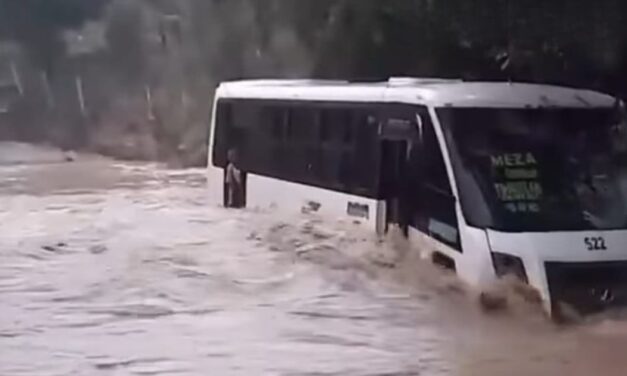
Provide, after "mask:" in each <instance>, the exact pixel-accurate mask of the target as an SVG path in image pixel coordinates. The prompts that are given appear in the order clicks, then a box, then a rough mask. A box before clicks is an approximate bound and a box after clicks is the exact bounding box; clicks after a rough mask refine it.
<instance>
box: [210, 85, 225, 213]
mask: <svg viewBox="0 0 627 376" xmlns="http://www.w3.org/2000/svg"><path fill="white" fill-rule="evenodd" d="M219 99H220V91H219V90H218V91H217V92H216V97H215V99H214V102H213V110H212V112H211V124H210V126H209V145H208V147H209V153H208V156H207V158H208V162H207V186H208V190H209V199H210V202H212V203H214V204H223V201H224V169H223V168H221V167H216V166H215V164H217V163H216V162H217V161H216V160H214V156H215V150H216V149H215V147H216V145H215V144H216V140H217V134H216V130H217V129H218V103H219Z"/></svg>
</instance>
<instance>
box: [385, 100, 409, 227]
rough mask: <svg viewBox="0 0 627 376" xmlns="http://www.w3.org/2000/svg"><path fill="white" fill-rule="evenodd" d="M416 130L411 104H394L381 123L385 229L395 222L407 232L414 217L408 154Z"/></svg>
mask: <svg viewBox="0 0 627 376" xmlns="http://www.w3.org/2000/svg"><path fill="white" fill-rule="evenodd" d="M413 113H415V112H413ZM417 133H418V132H417V127H416V121H415V120H413V119H412V111H411V108H410V107H409V106H403V105H398V106H396V105H393V106H391V107H390V108H389V109H388V111H386V114H385V115H384V117H383V119H382V121H381V123H380V126H379V138H380V148H381V178H380V179H381V180H380V184H381V187H380V188H381V192H382V196H383V197H384V199H385V202H386V231H387V230H388V229H389V225H390V224H395V225H398V226H399V227H400V228H401V229H402V231H403V233H404V234H405V235H407V231H408V228H409V222H410V216H411V208H410V202H408V196H407V188H408V187H409V181H408V178H409V176H410V175H411V174H410V171H409V170H408V168H409V156H410V151H411V149H412V147H413V145H414V142H415V139H416V135H417Z"/></svg>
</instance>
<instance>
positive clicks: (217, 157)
mask: <svg viewBox="0 0 627 376" xmlns="http://www.w3.org/2000/svg"><path fill="white" fill-rule="evenodd" d="M231 106H232V105H231V104H230V103H226V102H224V101H219V102H218V104H217V108H216V111H217V113H216V126H215V131H214V132H215V134H214V137H213V156H212V160H213V165H214V166H215V167H221V168H224V167H226V164H227V161H226V154H227V150H228V147H229V142H231V140H230V139H231V137H232V136H231V129H230V128H231Z"/></svg>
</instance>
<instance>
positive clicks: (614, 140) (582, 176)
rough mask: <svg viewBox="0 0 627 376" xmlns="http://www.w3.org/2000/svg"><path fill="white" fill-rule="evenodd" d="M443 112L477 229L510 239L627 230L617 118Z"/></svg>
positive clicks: (626, 146) (624, 154)
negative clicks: (525, 234)
mask: <svg viewBox="0 0 627 376" xmlns="http://www.w3.org/2000/svg"><path fill="white" fill-rule="evenodd" d="M437 112H438V117H439V119H440V122H441V124H442V128H443V131H444V134H445V137H446V141H447V144H448V146H449V152H450V155H451V160H452V164H453V168H454V172H455V176H456V180H457V186H458V191H459V199H460V203H461V206H462V210H463V213H464V215H465V217H466V220H467V221H468V223H469V224H470V225H472V226H475V227H480V228H490V229H494V230H497V231H504V232H527V231H528V232H541V231H583V230H616V229H626V228H627V142H626V140H627V137H625V134H626V133H627V132H626V130H625V126H624V122H623V121H622V119H621V117H620V116H617V114H618V111H616V110H613V109H497V108H489V109H488V108H468V109H460V108H457V109H455V108H443V109H439V110H438V111H437Z"/></svg>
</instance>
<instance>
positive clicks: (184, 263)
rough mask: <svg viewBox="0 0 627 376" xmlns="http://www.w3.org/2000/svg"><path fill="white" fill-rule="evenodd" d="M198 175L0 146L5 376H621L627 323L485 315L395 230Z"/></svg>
mask: <svg viewBox="0 0 627 376" xmlns="http://www.w3.org/2000/svg"><path fill="white" fill-rule="evenodd" d="M206 196H207V195H206V181H205V178H204V174H203V171H201V170H185V171H171V170H166V169H164V168H162V167H160V166H158V165H151V164H131V163H118V162H113V161H110V160H107V159H104V158H97V157H86V156H83V157H80V158H79V159H78V160H77V161H76V162H73V163H66V162H64V158H63V156H62V155H60V153H58V152H56V151H54V150H47V149H42V148H35V147H29V146H25V145H17V144H2V145H0V375H1V376H19V375H46V376H47V375H59V376H62V375H63V376H65V375H321V376H327V375H328V376H331V375H337V376H340V375H342V376H344V375H368V376H375V375H508V376H510V375H545V374H546V375H554V374H563V373H564V374H565V373H569V374H571V375H588V374H592V373H596V372H603V374H604V375H624V374H625V369H627V360H626V359H624V356H623V352H624V351H625V349H626V348H627V347H626V346H625V345H626V344H627V324H623V321H622V320H619V319H613V320H610V319H608V318H606V319H605V320H597V321H595V323H593V324H586V325H580V326H577V327H571V328H566V329H564V328H556V327H554V326H552V325H551V324H549V323H548V322H547V321H546V320H545V319H544V318H543V317H542V316H541V315H540V314H539V313H538V312H537V308H536V307H533V306H530V305H529V306H526V305H524V304H523V305H521V306H515V307H511V309H509V310H507V311H506V312H502V313H498V314H486V313H484V312H482V311H481V309H479V307H478V305H477V304H476V302H475V301H476V300H475V298H474V295H473V294H472V293H471V292H469V291H467V290H466V289H465V288H464V287H463V286H462V285H461V284H459V283H458V282H457V281H456V280H455V279H454V278H453V277H452V276H449V275H447V274H445V273H444V272H442V271H439V270H435V269H434V268H432V267H430V266H428V265H425V264H423V263H422V262H421V261H420V260H419V257H417V255H416V252H415V251H414V250H412V249H411V248H410V247H408V246H407V245H406V244H403V242H402V241H400V240H397V239H394V238H391V239H387V240H385V241H379V240H377V239H375V238H374V237H373V235H372V234H370V233H368V232H365V231H364V230H363V229H361V228H360V227H359V225H357V224H355V223H352V222H346V223H341V222H337V223H330V222H328V221H322V220H321V219H319V218H316V217H313V216H309V215H304V214H303V215H299V216H293V217H289V218H286V217H280V216H278V214H277V213H272V212H264V211H254V210H250V211H228V210H224V209H222V208H219V207H217V206H216V205H214V203H212V202H208V200H207V197H206Z"/></svg>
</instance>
